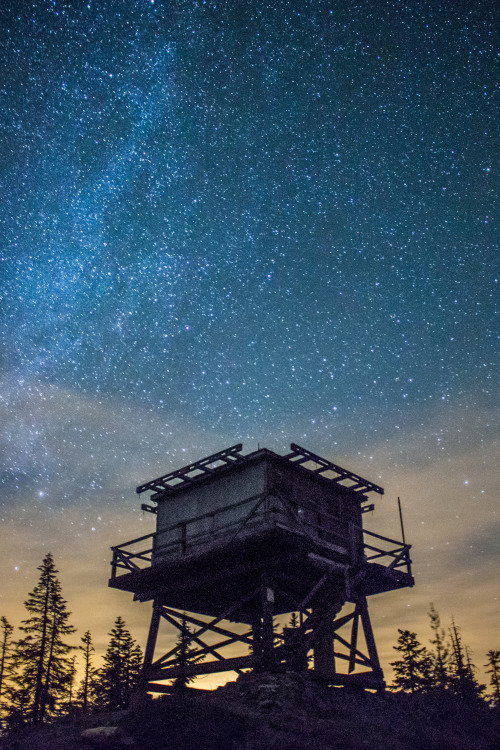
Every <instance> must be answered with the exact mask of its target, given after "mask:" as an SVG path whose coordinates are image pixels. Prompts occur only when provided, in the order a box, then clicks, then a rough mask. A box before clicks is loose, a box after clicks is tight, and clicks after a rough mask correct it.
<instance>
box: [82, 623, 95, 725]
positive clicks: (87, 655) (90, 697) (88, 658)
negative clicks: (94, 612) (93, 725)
mask: <svg viewBox="0 0 500 750" xmlns="http://www.w3.org/2000/svg"><path fill="white" fill-rule="evenodd" d="M81 642H82V645H81V646H79V648H80V650H81V651H83V680H82V681H81V684H80V689H79V691H78V699H79V701H80V704H81V707H82V708H83V710H84V711H86V710H87V708H89V706H91V705H92V704H93V703H94V702H95V685H94V678H95V675H96V670H95V669H94V667H93V664H92V654H93V653H94V651H95V648H94V644H93V643H92V636H91V634H90V630H87V631H86V632H85V634H84V636H83V638H81Z"/></svg>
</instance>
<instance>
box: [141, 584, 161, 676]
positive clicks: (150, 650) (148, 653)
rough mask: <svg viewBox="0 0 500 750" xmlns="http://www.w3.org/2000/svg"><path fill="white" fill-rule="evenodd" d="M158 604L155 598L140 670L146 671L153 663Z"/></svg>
mask: <svg viewBox="0 0 500 750" xmlns="http://www.w3.org/2000/svg"><path fill="white" fill-rule="evenodd" d="M160 608H161V607H160V605H159V604H158V603H157V601H156V599H155V601H154V602H153V614H152V615H151V623H150V625H149V633H148V640H147V643H146V650H145V652H144V664H143V666H142V671H143V672H144V673H147V672H148V670H149V668H150V667H151V665H152V663H153V657H154V653H155V646H156V639H157V637H158V628H159V626H160V619H161V615H160Z"/></svg>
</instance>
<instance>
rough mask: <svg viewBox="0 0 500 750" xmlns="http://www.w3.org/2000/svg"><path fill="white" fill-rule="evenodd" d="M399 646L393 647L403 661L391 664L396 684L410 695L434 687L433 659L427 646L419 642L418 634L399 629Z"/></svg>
mask: <svg viewBox="0 0 500 750" xmlns="http://www.w3.org/2000/svg"><path fill="white" fill-rule="evenodd" d="M398 633H399V638H398V645H397V646H393V648H394V650H395V651H398V653H399V654H401V659H399V660H398V661H393V662H391V666H392V667H394V674H395V677H394V684H395V685H396V687H397V688H399V689H400V690H403V691H405V692H406V691H407V692H410V693H419V692H422V691H424V690H429V688H430V687H432V670H433V659H432V656H431V655H430V653H429V652H428V651H427V649H426V648H425V646H422V645H421V644H420V643H419V641H418V640H417V634H416V633H412V632H411V631H410V630H400V629H398Z"/></svg>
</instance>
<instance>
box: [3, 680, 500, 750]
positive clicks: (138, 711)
mask: <svg viewBox="0 0 500 750" xmlns="http://www.w3.org/2000/svg"><path fill="white" fill-rule="evenodd" d="M102 726H107V727H108V728H109V729H108V732H113V736H112V737H108V738H105V737H101V739H96V738H95V737H94V738H91V737H89V736H88V735H87V737H85V736H83V737H82V732H84V731H85V730H88V729H89V727H102ZM111 727H115V728H116V729H114V730H112V729H111ZM86 747H101V748H109V749H110V750H111V749H112V748H123V747H130V748H133V749H135V750H264V749H265V750H302V749H303V748H307V750H327V749H328V750H337V749H338V750H361V749H362V748H370V750H387V749H388V748H390V750H498V748H499V747H500V712H499V710H498V709H497V708H495V707H492V706H490V705H488V704H487V703H485V702H484V701H481V700H479V701H477V700H474V701H468V700H466V699H464V698H463V697H460V696H457V695H456V694H453V693H451V692H448V691H441V690H436V691H432V692H427V693H419V694H413V695H412V694H408V693H385V694H373V693H363V692H352V691H350V690H347V689H342V688H328V687H325V686H323V685H321V684H319V683H317V682H316V681H315V680H314V678H313V677H312V676H311V675H307V674H302V673H300V674H299V673H287V674H281V675H273V674H246V675H242V676H241V677H239V678H238V680H237V681H236V682H233V683H229V684H227V685H225V686H224V687H223V688H219V689H218V690H216V691H214V692H212V693H210V692H202V691H191V690H189V689H184V690H181V691H180V692H179V694H177V695H171V696H170V695H169V696H165V697H163V698H160V699H157V700H152V699H150V698H147V697H143V698H140V699H136V700H133V701H132V705H131V706H130V708H129V709H128V710H127V711H121V712H114V713H110V712H92V713H90V714H82V713H80V715H79V716H74V717H67V718H66V719H64V720H62V719H59V720H57V721H55V722H54V723H52V724H47V725H43V726H39V727H37V728H35V727H32V728H31V729H29V728H26V729H24V730H22V731H20V732H19V733H17V735H16V736H13V737H11V738H10V739H7V738H4V740H3V741H2V740H0V748H1V750H49V749H50V750H75V749H76V748H80V749H81V750H83V748H86Z"/></svg>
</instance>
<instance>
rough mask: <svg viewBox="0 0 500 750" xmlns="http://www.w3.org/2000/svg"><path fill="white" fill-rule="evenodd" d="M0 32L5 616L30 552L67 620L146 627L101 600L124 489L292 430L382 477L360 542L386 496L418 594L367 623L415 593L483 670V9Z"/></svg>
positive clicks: (272, 444) (52, 24)
mask: <svg viewBox="0 0 500 750" xmlns="http://www.w3.org/2000/svg"><path fill="white" fill-rule="evenodd" d="M0 29H1V32H0V33H1V36H2V41H1V45H0V55H1V63H2V76H1V80H2V81H3V83H2V84H1V86H0V107H1V118H0V148H1V154H2V158H1V166H0V170H1V171H0V180H1V186H2V201H1V204H0V232H1V248H0V253H1V265H0V282H1V287H0V293H1V298H0V299H1V302H0V311H1V315H0V335H1V342H2V344H1V346H2V348H1V381H0V387H1V390H0V426H1V427H0V429H1V434H0V441H1V442H0V448H1V464H0V472H1V474H0V476H1V481H2V493H1V496H0V509H1V512H2V513H1V515H2V527H3V536H4V540H5V544H4V545H3V548H4V551H5V563H4V566H5V567H4V571H8V574H7V579H8V580H7V586H6V589H7V590H6V593H4V594H3V596H2V594H1V592H0V614H2V613H5V614H6V615H7V616H9V619H11V620H12V621H14V623H16V621H17V620H19V619H20V617H21V616H22V613H21V614H20V607H21V604H22V600H23V598H25V596H26V594H27V592H28V591H29V590H30V588H32V586H33V583H34V581H35V580H36V566H37V565H38V564H39V563H40V561H41V559H42V557H43V555H44V554H45V553H46V552H47V551H49V550H50V551H52V552H53V554H54V555H55V558H56V562H57V563H58V566H59V568H60V570H61V579H62V583H63V590H64V591H65V594H66V596H67V598H68V599H70V608H72V609H73V611H74V612H75V624H77V625H78V627H79V628H80V629H81V630H82V632H83V631H84V630H85V629H86V628H87V627H91V629H92V628H94V627H95V629H96V632H95V636H96V640H99V637H101V636H99V637H98V633H97V630H98V629H101V630H102V633H103V634H104V635H102V638H103V642H104V640H105V632H106V629H109V628H110V627H111V623H112V620H113V619H114V618H115V616H116V615H117V614H120V613H124V612H125V616H126V619H128V620H130V622H131V623H135V626H136V628H137V633H142V630H141V628H142V627H143V623H144V622H147V619H148V616H149V609H147V611H145V610H144V609H140V610H139V609H138V607H139V605H133V607H134V608H133V609H130V611H129V610H128V609H127V607H130V606H132V605H130V603H129V602H128V601H127V595H126V594H122V593H120V592H110V591H108V590H107V589H106V578H107V576H108V564H109V552H108V549H109V546H110V545H111V544H116V543H119V542H122V541H125V540H126V539H128V538H133V537H134V536H140V535H141V534H143V533H148V532H149V531H151V530H153V525H152V519H150V518H145V519H143V518H142V517H141V515H140V511H139V510H138V508H139V505H140V502H139V501H138V500H139V499H138V498H137V497H136V496H135V494H134V490H135V486H136V485H137V484H139V483H141V482H143V481H146V480H148V479H151V478H153V477H154V476H157V475H158V474H163V473H165V472H166V471H169V470H170V469H173V468H179V467H180V466H182V465H184V464H186V463H189V462H191V461H195V460H197V459H199V458H201V457H203V456H204V455H208V454H210V453H212V452H214V451H217V450H220V449H222V448H225V447H227V446H228V445H232V444H234V443H237V442H243V443H244V446H245V449H246V450H254V449H255V448H256V447H257V445H258V444H260V446H261V447H262V446H266V447H269V448H271V449H273V450H277V451H278V452H284V451H285V450H286V449H287V447H288V444H289V443H290V442H291V441H294V442H298V443H300V444H302V445H304V446H305V447H307V448H309V449H311V450H313V451H315V452H317V453H319V454H321V455H324V456H326V457H327V458H330V459H331V460H333V461H335V462H337V463H341V464H342V465H346V467H347V468H349V469H351V470H353V471H356V472H359V473H360V474H361V475H362V476H366V477H367V478H368V479H371V480H373V481H375V482H378V483H381V484H382V485H383V486H384V487H385V488H386V493H387V494H386V496H385V498H379V499H378V501H377V511H378V513H377V511H376V512H375V514H374V517H373V521H372V519H367V521H368V524H369V525H370V524H372V528H373V529H374V530H377V531H381V532H382V533H383V532H387V533H388V534H389V535H391V533H393V535H395V536H399V530H398V525H397V524H398V523H399V521H398V519H397V517H396V516H397V512H396V510H395V498H396V497H397V496H398V495H401V497H402V500H403V505H404V508H405V513H406V520H407V524H408V528H407V536H408V538H409V541H411V542H413V543H414V545H415V554H414V560H415V575H416V579H417V584H418V585H417V586H416V588H415V589H414V590H412V591H410V592H396V594H390V595H388V597H386V599H385V603H384V602H382V599H383V598H384V597H380V600H381V601H380V603H378V602H377V603H375V604H374V609H375V611H376V613H377V618H378V625H379V630H381V632H382V633H383V634H384V633H385V637H386V640H387V639H392V642H395V637H396V628H397V627H401V626H404V627H411V628H412V629H417V627H421V625H420V624H421V623H423V625H422V627H423V628H424V631H423V632H422V639H425V637H426V633H425V627H426V625H425V623H426V611H427V609H428V603H429V602H430V601H434V603H435V605H436V607H437V609H441V613H442V617H443V619H447V618H448V617H449V615H450V614H451V613H453V614H454V615H455V617H456V619H457V621H458V624H462V625H463V630H464V633H463V635H464V640H465V641H466V642H469V643H472V644H473V652H474V656H475V657H476V660H477V663H478V664H482V663H483V660H484V657H483V654H484V653H486V651H487V650H488V649H490V648H500V644H499V643H498V640H496V642H494V639H495V638H497V635H496V634H494V627H495V626H496V624H497V622H498V613H499V612H498V609H499V608H498V599H497V596H500V592H499V591H498V583H497V582H495V570H496V566H497V563H498V559H499V557H500V549H499V541H498V539H499V532H500V516H499V511H498V479H497V477H496V476H495V464H494V461H495V456H496V452H495V440H496V439H497V438H498V433H499V429H498V428H499V419H498V398H497V381H498V369H497V365H498V361H497V351H498V319H496V320H495V313H496V311H497V309H498V257H499V241H498V237H499V233H498V204H499V178H498V174H499V165H498V155H499V153H500V139H499V87H498V80H499V68H500V56H499V52H500V45H499V29H500V10H499V9H495V3H492V2H491V0H477V1H476V2H474V3H450V2H445V1H444V0H437V1H436V2H432V3H427V2H420V1H419V0H413V1H410V0H407V1H401V2H398V1H397V0H368V1H365V2H361V1H358V2H354V1H353V2H348V1H347V0H342V1H337V2H335V0H332V2H324V1H323V0H314V2H307V1H306V0H302V2H298V1H297V2H294V1H293V0H275V1H274V2H273V3H269V4H268V3H265V2H262V1H257V0H255V1H253V0H247V1H246V2H244V3H243V2H235V1H233V2H229V1H222V2H208V1H207V2H205V1H204V0H189V1H186V2H166V1H163V0H155V2H153V1H152V0H128V1H127V2H126V3H125V2H122V0H102V1H101V2H96V1H95V0H90V1H87V2H79V1H78V0H74V1H73V2H58V1H57V0H53V1H51V2H49V1H48V0H34V2H33V3H32V4H29V3H26V2H12V1H9V0H5V2H4V3H3V4H2V9H1V10H0ZM387 602H389V604H387ZM89 608H90V611H92V612H93V614H92V615H91V617H90V619H91V623H90V625H89V624H88V621H87V622H83V620H85V615H86V614H87V613H88V612H89ZM108 610H109V611H108ZM391 613H392V614H391ZM92 618H94V619H92ZM76 619H78V621H77V622H76ZM488 639H489V640H488ZM387 642H389V641H387ZM382 652H383V654H386V655H388V657H389V658H392V655H391V648H390V644H389V645H387V647H385V651H384V647H383V648H382Z"/></svg>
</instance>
